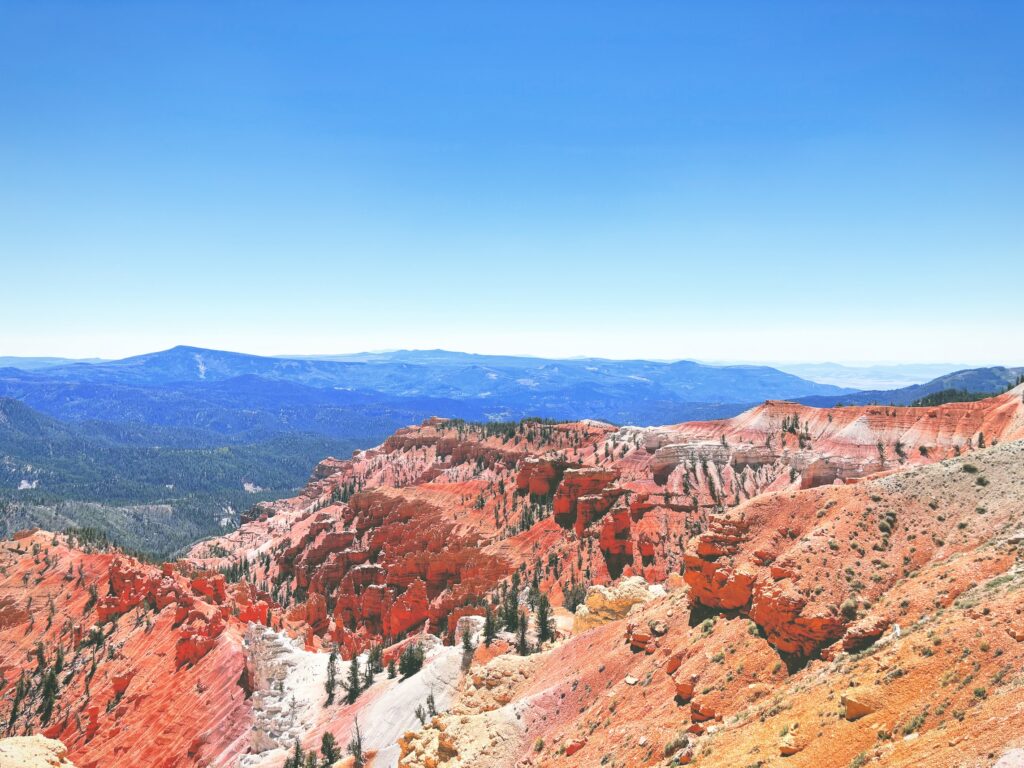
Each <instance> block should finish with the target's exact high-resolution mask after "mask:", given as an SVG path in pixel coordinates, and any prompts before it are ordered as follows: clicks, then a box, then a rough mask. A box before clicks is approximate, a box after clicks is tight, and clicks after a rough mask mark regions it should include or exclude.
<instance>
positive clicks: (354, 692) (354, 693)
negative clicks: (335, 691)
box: [345, 656, 362, 704]
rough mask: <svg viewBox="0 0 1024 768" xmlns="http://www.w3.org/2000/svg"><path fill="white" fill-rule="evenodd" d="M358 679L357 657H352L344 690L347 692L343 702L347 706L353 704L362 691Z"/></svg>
mask: <svg viewBox="0 0 1024 768" xmlns="http://www.w3.org/2000/svg"><path fill="white" fill-rule="evenodd" d="M360 682H361V681H360V677H359V657H358V656H353V657H352V663H351V664H349V667H348V685H346V686H345V689H346V690H347V691H348V695H346V696H345V701H347V702H348V703H349V704H354V703H355V700H356V699H358V698H359V694H360V692H361V691H362V689H361V688H360V685H359V684H360Z"/></svg>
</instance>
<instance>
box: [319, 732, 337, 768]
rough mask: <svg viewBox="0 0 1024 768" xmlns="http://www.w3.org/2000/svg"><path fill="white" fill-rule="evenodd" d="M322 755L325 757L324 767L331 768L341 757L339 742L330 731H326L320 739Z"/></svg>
mask: <svg viewBox="0 0 1024 768" xmlns="http://www.w3.org/2000/svg"><path fill="white" fill-rule="evenodd" d="M320 756H321V757H322V758H323V768H330V767H331V766H332V765H334V764H335V763H336V762H338V760H340V759H341V754H340V753H339V752H338V745H337V742H335V740H334V734H332V733H330V732H327V733H324V735H323V737H322V738H321V739H320Z"/></svg>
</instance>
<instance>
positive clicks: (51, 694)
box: [39, 669, 57, 725]
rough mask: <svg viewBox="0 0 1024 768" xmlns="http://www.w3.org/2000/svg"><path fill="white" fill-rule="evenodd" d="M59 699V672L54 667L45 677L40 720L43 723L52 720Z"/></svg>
mask: <svg viewBox="0 0 1024 768" xmlns="http://www.w3.org/2000/svg"><path fill="white" fill-rule="evenodd" d="M56 701H57V673H56V672H54V671H53V670H52V669H51V670H50V671H49V672H47V673H46V676H45V677H44V678H43V703H42V706H41V708H40V712H41V714H40V716H39V720H40V722H42V724H43V725H46V724H47V723H48V722H50V716H51V715H52V714H53V705H54V703H55V702H56Z"/></svg>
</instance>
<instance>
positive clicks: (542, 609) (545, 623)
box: [536, 594, 555, 643]
mask: <svg viewBox="0 0 1024 768" xmlns="http://www.w3.org/2000/svg"><path fill="white" fill-rule="evenodd" d="M536 622H537V642H538V643H546V642H547V641H548V640H550V639H552V638H553V637H554V636H555V617H554V616H552V615H551V601H550V600H548V596H547V595H544V594H542V595H541V596H540V597H539V598H537V616H536Z"/></svg>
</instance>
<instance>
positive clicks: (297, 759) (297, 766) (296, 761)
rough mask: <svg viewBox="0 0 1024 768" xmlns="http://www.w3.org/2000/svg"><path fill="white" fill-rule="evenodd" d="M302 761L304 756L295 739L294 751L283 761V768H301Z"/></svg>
mask: <svg viewBox="0 0 1024 768" xmlns="http://www.w3.org/2000/svg"><path fill="white" fill-rule="evenodd" d="M304 760H305V756H304V755H303V753H302V745H301V744H300V743H299V740H298V739H296V740H295V749H294V750H293V751H292V756H291V757H289V758H288V759H287V760H285V761H284V768H302V763H303V762H304Z"/></svg>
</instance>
